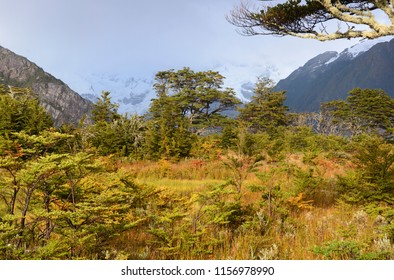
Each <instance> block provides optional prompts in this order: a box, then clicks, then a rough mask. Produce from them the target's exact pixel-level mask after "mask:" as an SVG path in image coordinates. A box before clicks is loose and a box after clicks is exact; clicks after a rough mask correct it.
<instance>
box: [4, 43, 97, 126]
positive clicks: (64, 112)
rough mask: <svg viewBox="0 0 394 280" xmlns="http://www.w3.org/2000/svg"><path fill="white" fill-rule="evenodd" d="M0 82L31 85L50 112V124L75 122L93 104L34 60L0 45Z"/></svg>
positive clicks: (87, 112)
mask: <svg viewBox="0 0 394 280" xmlns="http://www.w3.org/2000/svg"><path fill="white" fill-rule="evenodd" d="M0 83H2V84H5V85H9V86H15V87H27V88H31V89H32V90H33V91H34V92H35V93H36V94H37V95H38V97H39V100H40V103H41V105H42V106H43V107H44V108H45V109H46V111H47V112H48V113H49V114H50V115H51V117H52V119H53V121H54V125H55V126H60V125H62V124H65V123H71V124H77V123H78V122H79V120H80V119H81V118H82V117H83V116H84V115H88V114H89V113H90V112H91V110H92V108H93V104H92V103H91V102H90V101H88V100H86V99H84V98H82V97H81V96H80V95H79V94H78V93H76V92H75V91H73V90H71V88H70V87H69V86H68V85H67V84H65V83H64V82H63V81H61V80H59V79H57V78H55V77H54V76H52V75H51V74H49V73H47V72H45V71H44V70H43V69H42V68H41V67H39V66H38V65H37V64H35V63H34V62H31V61H30V60H28V59H27V58H25V57H23V56H20V55H18V54H16V53H14V52H12V51H11V50H9V49H7V48H4V47H2V46H0Z"/></svg>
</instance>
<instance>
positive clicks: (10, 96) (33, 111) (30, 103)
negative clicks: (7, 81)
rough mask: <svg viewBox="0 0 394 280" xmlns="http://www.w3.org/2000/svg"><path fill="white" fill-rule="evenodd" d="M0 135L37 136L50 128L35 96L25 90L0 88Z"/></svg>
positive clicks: (43, 110)
mask: <svg viewBox="0 0 394 280" xmlns="http://www.w3.org/2000/svg"><path fill="white" fill-rule="evenodd" d="M0 111H1V115H0V134H1V135H4V134H5V133H8V134H10V133H12V132H19V131H22V130H24V131H26V132H27V133H29V134H38V133H39V132H40V131H43V130H44V129H47V128H49V127H51V126H52V120H51V117H50V116H49V115H48V113H47V112H46V111H45V109H44V108H43V107H42V106H41V105H40V103H39V101H38V99H37V96H36V95H35V94H34V93H33V92H32V91H31V90H30V89H26V88H16V87H6V86H4V85H2V86H1V87H0Z"/></svg>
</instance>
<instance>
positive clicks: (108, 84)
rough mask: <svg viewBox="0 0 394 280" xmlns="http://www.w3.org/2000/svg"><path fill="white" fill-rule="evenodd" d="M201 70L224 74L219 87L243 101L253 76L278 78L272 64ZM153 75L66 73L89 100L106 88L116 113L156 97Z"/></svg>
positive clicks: (139, 108)
mask: <svg viewBox="0 0 394 280" xmlns="http://www.w3.org/2000/svg"><path fill="white" fill-rule="evenodd" d="M205 70H213V71H217V72H219V73H220V74H221V75H222V76H224V77H225V79H224V85H223V88H232V89H234V90H235V92H236V94H237V97H238V98H239V99H240V100H241V101H243V102H247V101H249V99H250V97H251V95H252V94H253V87H254V83H255V82H256V80H257V77H259V76H264V77H269V78H271V79H272V80H278V77H279V73H278V70H277V69H276V68H275V67H274V66H272V65H269V66H266V65H258V64H256V65H226V66H223V65H216V66H214V67H212V68H211V69H205ZM205 70H202V71H205ZM154 75H155V73H152V74H151V76H149V77H136V76H133V75H127V74H124V73H123V74H107V73H100V74H88V75H86V74H81V75H74V76H73V77H68V83H69V84H70V85H71V87H72V88H73V89H74V90H75V91H77V92H79V93H80V95H81V96H83V97H84V98H86V99H89V100H91V101H93V102H95V101H96V100H97V98H98V97H99V96H100V95H101V92H102V91H103V90H105V91H109V92H111V95H110V96H111V99H112V101H113V102H115V103H117V104H119V112H120V113H129V114H133V113H138V114H143V113H145V112H146V110H147V109H148V108H149V105H150V102H151V100H152V99H153V98H155V97H156V93H155V91H154V89H153V84H154Z"/></svg>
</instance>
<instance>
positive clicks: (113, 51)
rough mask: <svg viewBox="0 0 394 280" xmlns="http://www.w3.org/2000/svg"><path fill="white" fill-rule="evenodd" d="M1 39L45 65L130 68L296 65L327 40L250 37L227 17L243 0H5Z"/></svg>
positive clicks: (55, 69) (284, 68)
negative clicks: (244, 34) (245, 35)
mask: <svg viewBox="0 0 394 280" xmlns="http://www.w3.org/2000/svg"><path fill="white" fill-rule="evenodd" d="M3 2H5V3H2V5H1V7H2V16H1V17H0V44H1V45H3V46H4V47H8V48H10V49H11V50H13V51H15V52H17V53H19V54H22V55H25V56H27V57H28V58H29V59H31V60H33V61H34V62H36V63H37V64H39V65H40V66H42V67H43V68H44V69H45V70H46V71H48V72H51V73H53V74H55V75H57V76H60V77H61V75H62V74H63V73H64V72H67V71H91V72H94V71H97V72H100V71H106V72H116V71H123V72H125V71H126V72H130V73H131V74H133V75H135V74H138V73H139V74H141V75H147V74H148V73H152V72H155V71H159V70H167V69H170V68H174V69H175V68H181V67H184V66H190V67H192V68H200V69H201V68H209V67H212V66H213V65H217V64H226V63H232V64H242V63H243V64H265V63H266V64H268V65H276V66H277V68H279V71H280V72H289V71H290V70H289V69H295V68H296V67H298V66H300V65H301V64H303V63H304V62H305V61H306V59H307V58H311V57H313V56H314V55H316V54H318V53H320V52H321V51H323V50H328V49H333V50H338V49H343V48H344V47H346V46H349V45H350V43H349V42H348V41H346V42H344V41H342V42H336V43H335V44H334V43H331V44H330V43H327V44H325V45H323V44H322V43H320V44H319V42H313V41H307V40H301V39H294V38H277V37H243V36H240V35H239V34H237V33H236V31H235V30H236V28H235V27H234V26H232V25H231V24H229V23H228V22H227V21H226V20H225V15H226V14H228V13H229V12H230V10H231V9H232V8H233V7H234V6H235V5H236V4H239V2H240V0H239V1H238V0H215V1H212V0H199V1H184V0H167V1H161V0H151V1H124V0H111V1H110V0H83V1H81V0H59V1H52V0H35V1H31V0H12V1H11V0H10V1H3Z"/></svg>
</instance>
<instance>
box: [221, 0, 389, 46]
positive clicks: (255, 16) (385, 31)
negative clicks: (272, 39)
mask: <svg viewBox="0 0 394 280" xmlns="http://www.w3.org/2000/svg"><path fill="white" fill-rule="evenodd" d="M264 2H266V1H264ZM267 2H268V1H267ZM378 12H380V14H382V13H383V14H384V15H385V16H386V17H387V18H388V19H389V20H390V23H388V24H385V23H382V21H380V20H379V17H378ZM227 19H228V21H229V22H230V23H232V24H233V25H235V26H237V27H239V28H241V33H242V34H244V35H279V36H286V35H290V36H295V37H300V38H312V39H317V40H320V41H327V40H335V39H341V38H368V39H373V38H377V37H381V36H386V35H394V5H393V1H392V0H379V1H375V0H372V1H370V0H306V1H301V0H287V1H286V2H284V3H280V4H274V5H265V6H263V7H262V8H260V7H259V8H257V7H251V5H249V4H245V3H242V4H241V5H240V6H239V7H237V8H235V9H234V10H233V11H232V12H231V14H230V15H229V16H228V17H227Z"/></svg>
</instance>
